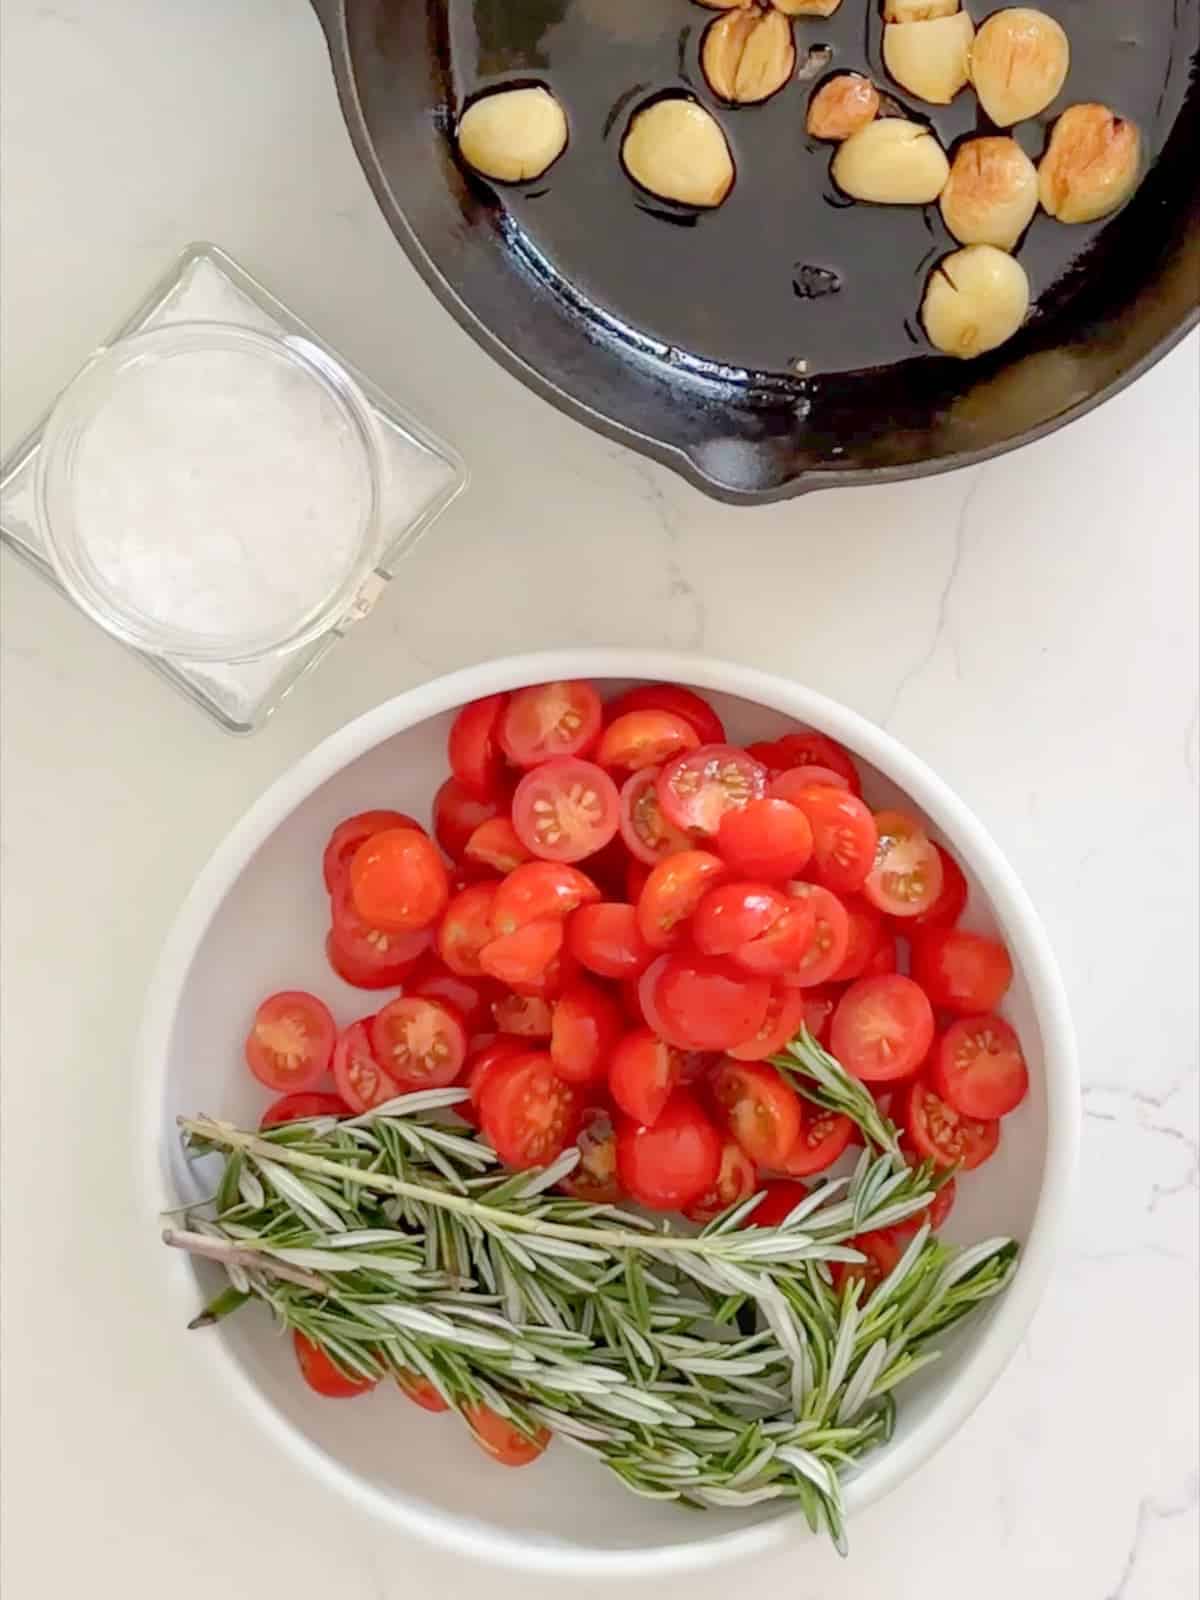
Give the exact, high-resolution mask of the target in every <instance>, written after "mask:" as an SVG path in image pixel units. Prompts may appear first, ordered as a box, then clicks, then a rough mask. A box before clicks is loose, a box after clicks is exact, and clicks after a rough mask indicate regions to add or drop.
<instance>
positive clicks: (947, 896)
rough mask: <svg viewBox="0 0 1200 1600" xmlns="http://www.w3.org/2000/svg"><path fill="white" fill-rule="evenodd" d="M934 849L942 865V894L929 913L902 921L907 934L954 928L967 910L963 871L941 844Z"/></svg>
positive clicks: (965, 884)
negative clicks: (917, 930)
mask: <svg viewBox="0 0 1200 1600" xmlns="http://www.w3.org/2000/svg"><path fill="white" fill-rule="evenodd" d="M933 848H934V849H935V850H936V851H937V853H938V857H939V859H940V860H941V863H942V892H941V894H939V895H938V897H937V899H936V900H935V901H934V902H933V904H932V905H931V906H930V907H929V909H928V911H919V912H918V913H917V915H916V916H915V917H904V918H903V919H901V927H902V928H903V930H904V931H905V932H906V933H907V932H908V931H909V930H910V929H913V928H952V927H953V926H954V924H955V923H956V922H957V921H958V919H959V917H961V916H962V914H963V912H964V911H965V909H966V905H967V880H966V878H965V877H964V876H963V869H962V868H961V867H960V866H959V864H958V862H957V861H955V859H954V857H953V856H952V855H951V854H950V852H949V850H943V849H942V847H941V845H940V844H935V845H934V847H933Z"/></svg>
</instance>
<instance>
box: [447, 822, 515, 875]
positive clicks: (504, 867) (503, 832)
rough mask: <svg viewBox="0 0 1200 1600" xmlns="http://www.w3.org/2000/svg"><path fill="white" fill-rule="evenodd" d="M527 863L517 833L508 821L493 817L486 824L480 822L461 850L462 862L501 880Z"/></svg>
mask: <svg viewBox="0 0 1200 1600" xmlns="http://www.w3.org/2000/svg"><path fill="white" fill-rule="evenodd" d="M530 859H531V858H530V854H529V851H528V850H526V848H525V846H524V845H523V844H522V843H521V841H520V839H519V838H518V837H517V830H516V829H515V828H514V827H513V825H512V823H511V822H510V820H509V819H508V818H507V817H492V818H490V819H489V820H488V821H487V822H481V823H480V824H479V826H478V827H477V828H476V829H475V832H474V833H473V834H472V835H471V837H470V838H469V839H468V840H467V843H466V847H465V849H464V850H463V860H464V861H470V862H472V863H473V864H474V865H475V866H479V867H489V868H490V869H491V870H492V871H493V872H498V873H500V874H501V875H502V876H503V874H504V873H506V872H512V871H513V869H514V868H515V867H519V866H521V864H522V863H523V862H525V861H528V860H530Z"/></svg>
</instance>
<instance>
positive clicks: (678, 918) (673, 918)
mask: <svg viewBox="0 0 1200 1600" xmlns="http://www.w3.org/2000/svg"><path fill="white" fill-rule="evenodd" d="M727 872H728V868H727V867H726V865H725V863H724V862H723V861H722V860H721V858H720V857H719V856H714V855H711V854H709V852H708V851H706V850H682V851H680V853H679V854H678V855H674V856H668V857H667V858H666V860H665V861H660V862H659V864H658V865H657V866H656V867H655V868H654V869H653V870H652V871H651V873H650V876H649V877H648V878H647V879H646V884H645V887H644V888H643V890H642V893H641V896H640V898H639V900H638V906H637V913H638V927H639V928H640V929H641V934H642V938H643V939H644V940H645V941H646V943H647V944H648V945H651V946H653V948H654V949H656V950H669V949H670V948H671V947H672V946H673V945H677V944H679V943H681V942H682V940H683V936H684V933H685V932H686V928H685V926H684V925H685V924H686V922H687V920H688V918H689V917H690V916H691V915H692V913H693V912H694V911H695V909H696V907H697V906H698V905H699V904H700V901H701V899H702V898H703V896H704V895H705V894H706V893H707V891H708V890H709V889H711V888H712V886H713V885H714V884H715V883H716V882H718V881H719V880H720V879H721V878H723V877H725V875H726V873H727Z"/></svg>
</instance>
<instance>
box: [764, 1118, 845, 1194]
mask: <svg viewBox="0 0 1200 1600" xmlns="http://www.w3.org/2000/svg"><path fill="white" fill-rule="evenodd" d="M855 1131H856V1130H855V1126H854V1124H853V1122H851V1120H850V1118H849V1117H843V1116H840V1115H839V1114H838V1113H837V1112H836V1111H825V1110H823V1109H822V1108H821V1107H820V1106H812V1105H806V1106H805V1107H804V1124H803V1126H802V1128H801V1130H800V1137H799V1138H798V1139H797V1140H796V1142H795V1144H794V1145H793V1146H792V1148H791V1149H790V1150H789V1151H788V1153H787V1155H786V1156H785V1157H784V1159H783V1160H782V1161H781V1162H780V1163H779V1166H778V1168H777V1171H779V1172H785V1173H786V1174H787V1175H788V1177H789V1178H808V1177H811V1176H812V1174H813V1173H815V1172H824V1171H825V1169H826V1167H831V1166H832V1165H833V1163H834V1162H835V1161H836V1160H837V1159H838V1157H839V1156H841V1155H843V1154H844V1153H845V1152H846V1151H847V1150H848V1149H849V1148H850V1144H851V1141H852V1140H853V1138H854V1134H855Z"/></svg>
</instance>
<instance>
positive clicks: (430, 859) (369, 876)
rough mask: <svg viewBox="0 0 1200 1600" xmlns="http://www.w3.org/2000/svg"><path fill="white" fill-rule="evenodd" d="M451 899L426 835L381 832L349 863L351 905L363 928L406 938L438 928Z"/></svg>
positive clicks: (438, 859) (406, 830)
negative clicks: (367, 926) (435, 924)
mask: <svg viewBox="0 0 1200 1600" xmlns="http://www.w3.org/2000/svg"><path fill="white" fill-rule="evenodd" d="M449 898H450V883H449V879H448V878H447V876H446V868H445V866H444V865H443V863H442V858H441V856H440V855H439V854H438V852H437V850H436V848H435V847H434V845H433V843H432V841H431V840H430V838H429V836H428V834H425V833H421V832H419V831H418V830H417V829H416V828H385V829H384V831H383V832H382V833H373V834H372V835H371V837H370V838H369V839H364V840H363V842H362V844H360V845H359V847H358V849H357V850H356V851H355V853H354V859H353V861H351V863H350V899H351V901H352V903H353V905H354V909H355V910H356V911H357V912H358V914H359V916H360V917H362V919H363V920H364V922H369V923H371V925H372V926H373V927H376V928H385V929H387V930H389V931H391V932H395V933H410V932H414V931H416V930H417V929H419V928H428V927H429V926H430V924H431V923H433V922H436V920H437V919H438V917H440V916H441V914H442V912H443V910H444V909H445V906H446V901H447V900H448V899H449Z"/></svg>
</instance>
